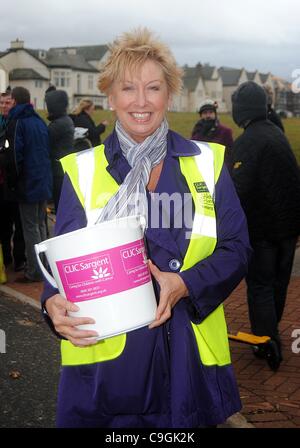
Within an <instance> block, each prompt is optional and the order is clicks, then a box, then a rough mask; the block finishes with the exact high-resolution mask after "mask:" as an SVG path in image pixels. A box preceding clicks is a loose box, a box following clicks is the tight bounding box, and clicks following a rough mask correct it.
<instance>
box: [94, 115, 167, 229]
mask: <svg viewBox="0 0 300 448" xmlns="http://www.w3.org/2000/svg"><path fill="white" fill-rule="evenodd" d="M115 128H116V132H117V136H118V139H119V142H120V146H121V150H122V153H123V155H124V156H125V158H126V159H127V161H128V163H129V165H130V166H131V167H132V169H131V170H130V171H129V173H128V174H127V176H126V178H125V180H124V182H123V184H122V185H121V187H120V188H119V190H118V191H117V193H116V194H115V195H114V196H113V197H112V198H111V199H110V200H109V201H108V203H107V204H106V206H105V207H104V208H103V210H102V211H101V214H100V216H99V218H98V219H97V221H96V222H97V223H99V222H103V221H108V220H111V219H115V218H121V217H124V216H130V215H139V214H141V215H144V216H145V218H146V220H147V196H146V186H147V184H148V182H149V176H150V173H151V170H152V168H154V167H155V166H156V165H158V164H159V163H160V162H161V161H162V160H163V159H164V158H165V155H166V152H167V133H168V129H169V126H168V122H167V120H166V119H164V121H163V122H162V124H161V125H160V127H159V128H158V129H157V130H156V131H155V132H154V133H153V134H152V135H150V136H149V137H147V138H146V139H145V140H144V141H143V142H142V143H137V142H135V141H134V140H132V138H131V137H130V136H129V135H128V134H127V133H126V132H125V131H124V129H123V127H122V125H121V123H120V122H119V121H117V122H116V127H115Z"/></svg>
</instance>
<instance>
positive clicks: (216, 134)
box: [192, 120, 233, 170]
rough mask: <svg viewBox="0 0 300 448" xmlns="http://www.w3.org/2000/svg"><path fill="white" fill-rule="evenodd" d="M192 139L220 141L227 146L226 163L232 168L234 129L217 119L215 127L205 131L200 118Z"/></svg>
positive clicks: (211, 141)
mask: <svg viewBox="0 0 300 448" xmlns="http://www.w3.org/2000/svg"><path fill="white" fill-rule="evenodd" d="M192 140H198V141H202V142H210V143H219V144H220V145H223V146H225V163H226V166H227V168H228V169H229V170H231V149H232V146H233V138H232V130H231V129H230V128H227V127H226V126H224V125H222V124H220V123H219V121H218V120H217V125H216V127H213V128H212V129H211V131H209V132H208V133H205V132H203V127H202V123H201V120H199V121H198V122H197V123H196V124H195V127H194V129H193V132H192Z"/></svg>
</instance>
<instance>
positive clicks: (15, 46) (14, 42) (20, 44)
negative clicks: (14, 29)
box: [10, 38, 24, 50]
mask: <svg viewBox="0 0 300 448" xmlns="http://www.w3.org/2000/svg"><path fill="white" fill-rule="evenodd" d="M10 48H11V49H12V50H16V49H18V48H24V40H20V39H18V38H17V39H16V40H12V41H11V42H10Z"/></svg>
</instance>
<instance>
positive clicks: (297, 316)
mask: <svg viewBox="0 0 300 448" xmlns="http://www.w3.org/2000/svg"><path fill="white" fill-rule="evenodd" d="M225 312H226V318H227V323H228V329H229V332H231V333H233V334H235V333H236V332H237V331H244V332H250V326H249V321H248V309H247V304H246V290H245V284H244V283H242V284H241V285H239V286H238V288H237V289H236V290H235V291H234V293H233V294H232V295H231V297H230V298H229V299H228V300H227V301H226V305H225ZM295 329H299V336H300V276H297V277H292V280H291V283H290V286H289V291H288V298H287V305H286V308H285V312H284V315H283V319H282V322H281V323H280V334H281V338H282V344H283V362H282V364H281V366H280V368H279V370H278V371H277V372H276V373H275V372H272V371H271V370H270V369H269V367H268V366H267V364H266V362H265V361H264V360H260V359H257V358H255V357H254V356H253V355H252V352H251V348H250V347H249V346H247V345H245V344H242V343H238V342H235V341H230V345H231V354H232V361H233V365H234V369H235V372H236V376H237V379H238V384H239V389H240V395H241V399H242V403H243V409H242V414H243V415H244V417H245V418H246V419H247V420H248V421H249V422H251V423H252V424H253V425H254V426H255V427H259V428H263V427H268V428H295V427H298V428H299V427H300V353H299V354H295V353H293V352H292V343H293V342H294V341H295V339H293V338H292V332H293V331H294V330H295ZM299 336H298V337H299ZM295 342H296V341H295ZM298 347H299V348H300V339H299V343H298Z"/></svg>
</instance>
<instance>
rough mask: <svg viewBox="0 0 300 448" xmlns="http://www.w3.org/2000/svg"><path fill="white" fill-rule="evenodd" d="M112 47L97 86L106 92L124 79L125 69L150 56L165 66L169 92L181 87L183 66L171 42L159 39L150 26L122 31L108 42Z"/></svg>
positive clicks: (136, 67)
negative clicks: (117, 36) (176, 58)
mask: <svg viewBox="0 0 300 448" xmlns="http://www.w3.org/2000/svg"><path fill="white" fill-rule="evenodd" d="M109 51H110V55H109V57H108V59H107V60H106V61H105V62H104V64H103V65H102V68H101V70H100V76H99V80H98V88H99V90H100V91H102V92H104V93H105V94H108V93H109V91H110V88H111V86H112V84H113V82H114V81H120V80H122V79H124V76H125V71H126V69H128V70H130V71H135V70H137V69H138V68H140V66H141V65H142V64H143V63H145V62H146V61H147V60H151V61H153V62H156V63H157V64H158V65H159V66H160V67H161V68H162V71H163V73H164V76H165V80H166V83H167V86H168V90H169V93H170V94H175V93H178V92H179V91H180V89H181V87H182V76H183V70H182V69H181V68H180V67H179V66H178V65H177V63H176V61H175V58H174V56H173V54H172V53H171V51H170V49H169V48H168V46H167V45H166V44H164V43H163V42H161V41H160V40H158V39H156V38H155V37H154V35H153V33H152V32H151V31H150V30H148V29H147V28H138V29H136V30H133V31H131V32H126V33H123V34H122V35H121V36H120V37H119V38H117V39H116V40H115V41H114V42H113V43H112V44H111V45H109Z"/></svg>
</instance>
